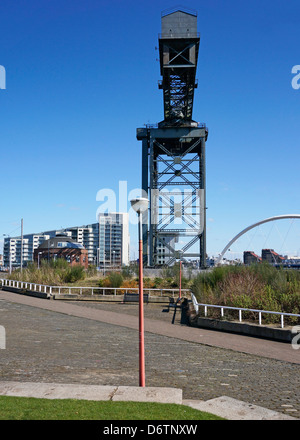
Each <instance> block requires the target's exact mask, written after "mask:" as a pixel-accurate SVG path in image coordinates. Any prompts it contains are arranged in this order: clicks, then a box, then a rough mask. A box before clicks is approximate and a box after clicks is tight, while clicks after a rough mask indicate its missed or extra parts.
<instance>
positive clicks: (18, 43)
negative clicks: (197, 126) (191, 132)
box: [0, 0, 300, 255]
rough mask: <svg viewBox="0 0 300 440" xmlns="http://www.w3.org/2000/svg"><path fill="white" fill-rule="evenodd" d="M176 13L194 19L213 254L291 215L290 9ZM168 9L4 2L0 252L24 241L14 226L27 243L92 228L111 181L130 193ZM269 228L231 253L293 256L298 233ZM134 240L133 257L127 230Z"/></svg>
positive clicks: (76, 1)
mask: <svg viewBox="0 0 300 440" xmlns="http://www.w3.org/2000/svg"><path fill="white" fill-rule="evenodd" d="M183 5H184V6H185V7H187V8H191V9H193V10H195V11H197V13H198V31H199V32H200V33H201V43H200V52H199V60H198V70H197V78H198V83H199V85H198V89H197V90H196V92H195V103H194V110H193V119H195V120H197V121H199V122H205V123H206V124H207V126H208V128H209V137H208V142H207V164H206V166H207V207H208V210H207V219H208V222H207V223H208V229H207V251H208V253H209V254H210V255H212V254H214V255H215V254H217V253H218V252H221V250H222V249H223V247H225V245H226V244H227V242H229V241H230V239H231V238H232V237H233V236H234V235H236V234H237V233H238V232H239V231H240V230H242V229H244V228H245V227H247V226H248V225H250V224H252V223H255V222H256V221H259V220H262V219H264V218H267V217H271V216H274V215H280V214H297V213H300V209H299V208H300V203H299V202H300V195H299V159H300V153H299V146H300V145H299V144H300V141H299V139H300V136H299V126H300V89H299V90H295V89H293V88H292V86H291V81H292V78H293V75H292V73H291V70H292V67H293V66H295V65H299V64H300V51H299V41H300V26H299V17H300V3H299V1H298V0H289V1H288V2H286V1H283V0H272V1H271V0H260V1H258V0H251V1H241V0H226V1H225V0H224V1H221V0H209V1H202V0H201V1H193V0H191V1H185V2H184V3H183ZM176 6H178V4H176V3H174V2H172V1H162V0H161V1H156V0H151V1H142V2H141V1H137V0H126V1H125V0H123V1H121V0H60V1H58V0H51V1H50V0H42V1H41V0H14V1H13V2H12V1H11V0H1V4H0V38H1V43H2V44H1V47H0V65H2V66H4V67H5V70H6V89H5V90H0V149H1V155H0V158H1V168H0V184H1V185H0V187H1V215H0V252H1V242H2V238H3V234H11V235H18V234H19V233H20V228H19V224H20V220H21V218H23V219H24V233H31V232H40V231H44V230H49V229H55V228H60V227H67V226H72V225H74V226H75V225H81V224H88V223H93V222H95V221H96V211H97V209H98V207H99V202H98V201H97V200H96V195H97V192H98V191H99V190H101V189H103V188H110V189H112V190H114V191H115V192H116V193H117V194H118V187H119V181H127V186H128V193H129V191H130V190H132V189H135V188H138V187H140V184H141V143H140V142H139V141H137V140H136V128H138V127H142V126H143V125H144V124H147V123H156V122H159V121H161V120H162V119H163V100H162V92H161V91H160V90H159V89H158V87H157V82H158V80H159V79H160V72H159V63H158V61H157V58H158V56H159V55H158V51H157V50H156V49H155V47H156V46H158V34H159V32H160V26H161V11H163V10H165V9H168V8H172V7H176ZM128 209H129V201H128ZM276 223H278V226H277V225H276V228H275V227H274V225H273V226H272V227H271V226H270V224H268V226H266V227H265V229H263V227H262V229H261V230H260V231H258V232H257V231H256V232H255V234H254V232H253V233H252V235H251V234H250V233H249V234H250V235H249V236H247V237H245V239H246V242H245V244H244V243H242V244H241V245H240V246H241V247H242V248H243V249H245V247H247V246H248V245H249V246H250V243H251V237H253V236H254V235H256V238H258V237H259V236H261V239H260V242H258V243H257V248H253V249H251V250H255V251H257V252H260V249H261V247H262V246H263V245H264V246H265V247H273V248H275V249H277V250H281V251H282V252H289V253H298V255H300V225H299V224H297V221H295V224H294V223H293V224H291V222H290V221H289V220H287V221H282V222H276ZM279 223H280V225H279ZM298 223H299V222H298ZM274 231H276V234H274V238H272V241H271V242H267V241H266V239H267V238H268V236H269V238H270V237H272V236H273V232H274ZM130 232H131V241H132V250H133V252H134V250H135V249H136V227H135V226H134V225H133V226H132V227H131V230H130ZM287 232H289V233H288V234H287ZM251 246H252V247H254V242H253V243H251ZM279 248H280V249H279Z"/></svg>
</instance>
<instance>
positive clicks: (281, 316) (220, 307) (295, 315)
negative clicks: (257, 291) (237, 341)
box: [191, 293, 300, 328]
mask: <svg viewBox="0 0 300 440" xmlns="http://www.w3.org/2000/svg"><path fill="white" fill-rule="evenodd" d="M191 297H192V303H193V306H194V308H195V311H196V313H197V314H198V313H199V308H200V307H203V308H204V316H205V317H206V316H207V310H208V307H212V308H215V309H220V316H221V318H223V317H224V310H227V309H228V310H236V311H238V313H239V315H238V316H239V322H242V313H243V312H255V313H258V323H259V325H262V314H270V315H280V325H281V328H284V317H285V316H294V317H297V318H298V319H299V318H300V315H298V314H296V313H284V312H273V311H270V310H258V309H245V308H242V307H230V306H220V305H216V304H203V303H198V302H197V298H196V297H195V295H194V294H193V293H191Z"/></svg>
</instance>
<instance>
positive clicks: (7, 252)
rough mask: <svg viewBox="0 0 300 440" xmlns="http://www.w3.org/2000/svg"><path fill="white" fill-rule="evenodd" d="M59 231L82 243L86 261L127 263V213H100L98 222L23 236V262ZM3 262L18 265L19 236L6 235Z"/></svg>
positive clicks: (28, 259)
mask: <svg viewBox="0 0 300 440" xmlns="http://www.w3.org/2000/svg"><path fill="white" fill-rule="evenodd" d="M61 233H64V234H65V235H67V236H69V237H70V238H72V239H73V240H74V241H76V242H77V243H80V244H82V245H83V246H84V248H85V249H86V250H87V251H88V262H89V264H94V265H97V266H98V267H107V268H109V267H112V266H123V265H128V264H129V242H130V240H129V216H128V213H103V214H100V215H99V222H98V223H91V224H88V225H83V226H71V227H68V228H65V229H61V230H52V231H46V232H41V233H34V234H26V235H24V236H23V265H24V266H26V264H27V263H28V262H32V261H33V260H34V250H35V249H37V248H38V247H39V246H40V245H41V244H42V243H43V242H44V241H46V240H49V239H50V238H54V237H56V236H57V235H59V234H61ZM3 261H4V266H6V267H9V266H12V267H19V266H20V265H21V237H20V236H18V237H5V239H4V247H3Z"/></svg>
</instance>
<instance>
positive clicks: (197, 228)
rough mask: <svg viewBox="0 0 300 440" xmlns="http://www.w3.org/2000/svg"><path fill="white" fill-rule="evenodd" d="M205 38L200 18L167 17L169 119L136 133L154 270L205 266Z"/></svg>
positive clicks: (162, 49) (164, 58) (164, 50)
mask: <svg viewBox="0 0 300 440" xmlns="http://www.w3.org/2000/svg"><path fill="white" fill-rule="evenodd" d="M199 44H200V35H199V33H198V32H197V14H196V13H194V12H186V11H185V10H183V9H180V10H176V11H172V12H169V13H163V14H162V18H161V34H159V57H160V74H161V77H162V79H161V80H160V81H159V89H161V90H162V91H163V109H164V119H163V120H162V121H161V122H159V123H158V124H156V125H146V126H145V127H143V128H138V129H137V134H136V135H137V139H138V140H140V141H142V189H143V193H144V195H146V196H147V197H148V198H149V200H150V204H149V212H148V213H147V212H146V213H144V216H143V256H144V263H145V264H147V265H149V266H156V265H160V264H167V265H172V264H174V262H175V261H176V260H177V259H182V261H184V260H185V259H186V258H199V259H200V267H202V268H204V267H205V266H206V215H205V210H206V178H205V143H206V140H207V137H208V130H207V128H206V126H205V124H203V123H198V122H196V121H194V120H193V119H192V112H193V104H194V90H195V88H196V87H197V81H196V69H197V61H198V52H199Z"/></svg>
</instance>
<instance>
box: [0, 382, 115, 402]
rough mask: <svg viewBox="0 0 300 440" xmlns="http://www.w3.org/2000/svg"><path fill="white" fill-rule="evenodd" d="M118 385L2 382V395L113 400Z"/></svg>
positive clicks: (0, 390)
mask: <svg viewBox="0 0 300 440" xmlns="http://www.w3.org/2000/svg"><path fill="white" fill-rule="evenodd" d="M116 388H117V387H113V386H105V385H104V386H103V385H81V384H59V383H58V384H57V383H40V382H0V395H2V396H19V397H36V398H44V399H84V400H111V398H112V396H113V394H114V392H115V391H116Z"/></svg>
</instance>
